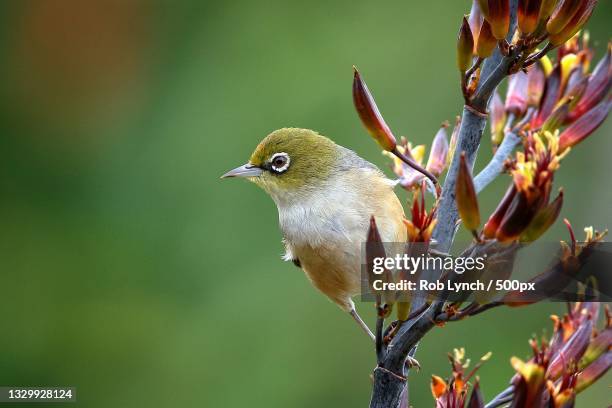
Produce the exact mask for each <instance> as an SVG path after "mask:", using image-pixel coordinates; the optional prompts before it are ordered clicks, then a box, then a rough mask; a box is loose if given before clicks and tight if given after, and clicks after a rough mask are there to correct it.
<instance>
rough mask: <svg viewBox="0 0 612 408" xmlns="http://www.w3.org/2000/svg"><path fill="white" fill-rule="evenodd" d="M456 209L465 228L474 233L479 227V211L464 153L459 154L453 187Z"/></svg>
mask: <svg viewBox="0 0 612 408" xmlns="http://www.w3.org/2000/svg"><path fill="white" fill-rule="evenodd" d="M455 195H456V199H457V209H458V210H459V215H460V216H461V220H462V221H463V224H464V225H465V227H466V228H467V229H468V230H470V231H472V232H475V231H476V230H477V229H478V227H479V226H480V211H479V210H478V199H477V198H476V189H475V188H474V180H473V179H472V174H471V172H470V169H469V167H468V165H467V162H466V159H465V152H462V153H461V158H460V161H459V173H458V174H457V184H456V186H455Z"/></svg>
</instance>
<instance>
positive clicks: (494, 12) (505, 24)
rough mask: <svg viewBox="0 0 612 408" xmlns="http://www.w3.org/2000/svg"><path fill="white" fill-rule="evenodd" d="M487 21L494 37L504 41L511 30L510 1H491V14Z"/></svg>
mask: <svg viewBox="0 0 612 408" xmlns="http://www.w3.org/2000/svg"><path fill="white" fill-rule="evenodd" d="M486 19H487V21H488V22H489V24H491V31H492V32H493V36H494V37H495V38H497V39H498V40H503V39H504V38H506V35H507V34H508V29H509V28H510V3H509V0H489V12H488V14H487V15H486Z"/></svg>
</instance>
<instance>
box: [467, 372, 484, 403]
mask: <svg viewBox="0 0 612 408" xmlns="http://www.w3.org/2000/svg"><path fill="white" fill-rule="evenodd" d="M484 406H485V403H484V398H483V397H482V392H481V391H480V381H478V377H477V378H476V381H475V383H474V389H473V390H472V395H471V396H470V401H469V402H468V405H467V408H484Z"/></svg>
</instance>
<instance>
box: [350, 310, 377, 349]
mask: <svg viewBox="0 0 612 408" xmlns="http://www.w3.org/2000/svg"><path fill="white" fill-rule="evenodd" d="M349 313H350V315H351V316H352V317H353V319H355V321H356V322H357V324H358V325H359V327H361V329H362V330H363V331H364V332H365V334H367V335H368V336H369V337H370V338H371V339H372V340H373V341H376V337H374V333H372V330H370V328H369V327H368V325H367V324H365V322H364V321H363V319H361V316H359V314H358V313H357V310H355V308H354V307H353V308H352V309H351V311H350V312H349Z"/></svg>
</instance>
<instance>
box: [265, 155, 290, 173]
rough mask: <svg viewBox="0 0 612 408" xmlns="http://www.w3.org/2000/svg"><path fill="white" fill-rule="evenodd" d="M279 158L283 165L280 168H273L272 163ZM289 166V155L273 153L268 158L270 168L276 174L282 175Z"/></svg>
mask: <svg viewBox="0 0 612 408" xmlns="http://www.w3.org/2000/svg"><path fill="white" fill-rule="evenodd" d="M279 158H282V159H283V160H284V161H285V163H284V164H282V165H281V166H275V165H274V161H276V160H277V159H279ZM289 164H291V159H290V158H289V155H288V154H287V153H285V152H280V153H274V154H273V155H272V157H271V158H270V166H271V167H272V170H274V171H275V172H276V173H282V172H284V171H286V170H287V169H288V168H289Z"/></svg>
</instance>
